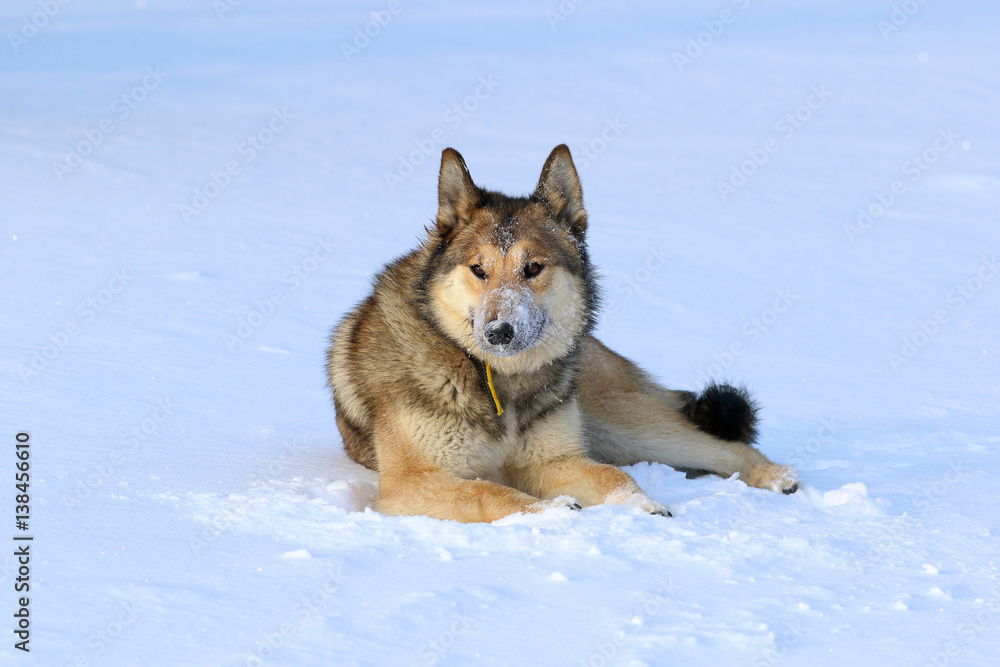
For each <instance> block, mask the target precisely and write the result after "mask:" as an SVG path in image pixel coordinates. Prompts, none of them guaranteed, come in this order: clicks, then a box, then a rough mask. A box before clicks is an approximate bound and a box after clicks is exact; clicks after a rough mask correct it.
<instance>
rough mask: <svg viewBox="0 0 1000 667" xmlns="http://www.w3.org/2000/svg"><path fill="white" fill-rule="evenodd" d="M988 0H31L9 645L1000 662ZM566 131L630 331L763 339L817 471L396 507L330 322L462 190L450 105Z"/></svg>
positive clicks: (3, 330)
mask: <svg viewBox="0 0 1000 667" xmlns="http://www.w3.org/2000/svg"><path fill="white" fill-rule="evenodd" d="M372 12H376V14H375V15H373V14H372ZM998 20H1000V10H998V9H997V8H996V7H993V6H991V5H989V4H988V3H981V2H978V3H973V2H943V1H929V0H928V1H926V2H924V1H920V2H918V1H917V0H906V1H905V2H896V3H895V4H894V3H893V2H891V1H890V0H881V1H878V2H871V1H864V2H862V1H861V0H849V1H847V2H839V3H823V4H822V5H821V4H820V3H813V2H807V1H806V0H773V1H771V2H764V1H758V0H736V1H733V2H729V1H728V0H717V1H715V2H712V3H707V4H706V3H701V2H694V1H693V0H691V1H686V2H671V3H661V2H652V1H647V2H635V3H611V2H604V3H600V2H596V1H595V0H590V1H589V2H583V1H582V0H563V1H562V2H558V1H557V0H552V1H551V2H542V3H532V2H527V1H519V2H504V3H499V2H497V3H488V4H487V3H460V2H451V3H435V2H424V3H416V2H414V3H411V2H409V0H385V1H380V0H379V1H376V2H372V3H364V4H362V3H346V2H340V3H333V2H319V1H318V0H313V1H309V0H295V1H281V2H278V1H277V0H274V1H272V2H270V3H265V2H263V1H262V0H245V1H238V0H218V1H216V2H212V0H199V1H197V2H195V1H193V0H177V1H173V2H169V3H168V2H162V1H161V0H139V2H138V3H121V2H111V1H110V0H94V1H89V2H82V1H66V0H12V1H10V2H6V3H4V4H3V7H2V9H0V23H2V27H3V32H4V33H5V44H4V45H3V48H0V53H2V55H0V59H2V63H3V67H2V70H0V96H2V104H0V276H2V281H3V282H2V290H0V313H2V315H0V336H2V339H3V342H4V346H5V347H4V354H3V355H2V358H0V369H2V371H3V373H2V375H0V396H2V405H0V438H2V441H3V442H4V443H5V444H4V446H3V448H2V450H0V451H2V454H0V471H2V472H0V480H3V495H2V498H3V504H2V506H0V507H2V510H0V517H2V520H3V522H4V525H6V526H7V527H8V532H7V533H6V538H5V539H6V540H7V547H6V548H5V550H4V554H5V555H4V556H3V557H0V609H2V610H3V612H2V613H3V617H4V618H6V619H7V621H6V622H5V624H3V625H2V626H0V629H2V630H4V633H5V634H4V636H5V637H6V639H4V640H3V644H2V645H0V662H3V663H4V664H8V663H9V664H25V665H120V664H137V665H171V666H174V665H226V666H229V665H260V664H273V665H432V664H443V665H464V664H473V663H475V664H485V665H573V666H576V665H590V666H594V667H599V666H601V665H702V664H703V665H747V664H749V665H755V666H760V665H778V664H787V665H837V666H840V665H889V664H891V665H937V666H939V667H940V666H942V665H995V664H997V659H998V658H997V656H998V655H1000V576H998V575H1000V572H998V560H1000V539H998V532H1000V519H998V514H997V501H996V499H997V498H998V496H1000V481H998V477H1000V454H998V446H1000V428H998V426H1000V424H998V416H1000V382H998V377H1000V348H998V346H997V340H998V332H1000V307H998V306H1000V280H997V279H996V275H997V272H998V270H1000V269H998V266H997V262H998V261H1000V225H998V204H1000V160H998V155H1000V125H998V123H997V120H996V119H997V118H998V117H1000V51H998V49H997V46H996V30H997V24H998V23H997V22H998ZM39 25H40V26H41V27H38V26H39ZM366 31H367V32H368V35H365V32H366ZM562 142H565V143H567V144H569V146H570V147H571V149H572V150H573V152H574V156H575V158H576V160H577V163H578V166H579V167H580V170H581V176H582V179H583V182H584V191H585V194H586V197H587V204H588V209H589V211H590V215H591V231H590V246H591V249H592V254H593V256H594V258H595V260H596V262H597V263H598V264H599V266H600V267H601V268H602V270H603V275H604V279H603V283H604V287H605V289H606V293H607V304H606V312H605V315H604V317H603V318H602V320H601V325H600V336H601V338H602V339H603V340H604V341H605V342H607V343H608V344H609V345H610V346H611V347H613V348H614V349H616V350H618V351H620V352H622V353H623V354H626V355H627V356H629V357H631V358H633V359H635V360H637V361H640V362H641V363H642V364H643V365H645V366H646V367H647V368H648V369H649V370H651V371H652V372H653V373H655V374H656V375H657V376H658V377H660V378H661V379H662V380H663V381H664V382H665V383H666V384H668V385H669V386H673V387H677V388H689V389H690V388H694V387H695V386H697V385H698V384H700V383H703V382H704V381H705V380H706V379H707V378H709V377H726V378H731V379H735V380H742V381H747V382H749V383H750V384H751V385H752V386H753V387H754V388H755V389H756V391H757V393H758V396H759V398H760V400H761V402H762V403H763V405H764V406H765V409H764V412H763V419H764V421H763V425H762V426H763V427H762V440H761V448H762V449H763V450H764V451H765V452H766V453H767V454H768V455H770V456H771V457H772V458H773V459H775V460H776V461H779V462H785V463H794V464H796V465H797V466H798V468H799V470H800V473H801V477H802V481H803V486H802V489H801V491H800V492H799V493H797V494H795V495H793V496H789V497H784V496H781V495H776V494H771V493H767V492H764V491H759V490H756V489H749V488H748V487H746V486H745V485H744V484H743V483H742V482H740V481H738V480H735V479H734V480H723V479H718V478H703V479H699V480H693V481H689V480H685V479H684V476H683V475H682V474H680V473H677V472H674V471H673V470H671V469H669V468H666V467H664V466H660V465H639V466H635V467H634V468H632V469H630V472H631V473H632V474H633V475H634V476H635V477H636V479H637V480H638V481H639V483H640V485H642V486H643V487H644V488H645V489H646V490H648V491H649V492H650V493H652V494H653V495H654V496H655V497H656V498H657V499H658V500H660V501H661V502H663V503H665V504H667V505H669V506H670V507H671V509H672V510H673V512H674V515H675V517H674V518H673V519H664V518H660V517H654V516H647V515H645V514H642V513H641V512H638V511H632V510H628V509H623V508H620V507H597V508H591V509H588V510H585V511H583V512H577V513H571V512H570V511H569V510H553V511H550V512H548V513H546V514H543V515H539V516H530V517H511V518H508V519H505V520H503V521H500V522H497V523H496V524H493V525H472V526H469V525H458V524H454V523H447V522H441V521H435V520H431V519H427V518H421V517H412V518H386V517H382V516H380V515H378V514H376V513H374V512H372V511H371V510H370V509H366V505H368V504H369V503H370V502H371V500H372V498H373V495H374V494H375V491H376V486H375V479H374V477H373V475H372V474H370V473H369V472H367V471H365V470H363V469H361V468H360V467H358V466H357V465H355V464H353V463H352V462H350V461H349V460H347V459H346V458H345V456H344V454H343V451H342V448H341V443H340V438H339V435H338V434H337V431H336V428H335V425H334V419H333V410H332V408H331V406H330V404H329V403H330V402H329V396H328V394H327V391H326V389H325V387H324V382H325V378H324V375H323V357H324V351H325V345H326V337H327V335H328V332H329V329H330V327H331V326H332V325H333V324H334V323H335V322H336V321H337V320H338V318H340V317H341V315H342V314H343V313H344V312H345V311H346V310H347V309H348V308H350V307H351V305H352V304H354V303H355V302H356V301H357V300H359V299H360V298H361V297H362V296H363V295H364V293H365V292H366V290H367V287H368V284H369V280H370V276H371V275H372V273H373V272H375V271H376V270H377V269H378V268H379V267H380V266H381V265H382V264H383V263H384V262H386V261H388V260H389V259H391V258H393V257H395V256H397V255H398V254H400V253H402V252H404V251H405V250H407V249H408V248H410V247H411V246H412V245H413V244H414V243H415V241H416V237H417V236H418V235H419V234H420V233H421V230H422V226H423V225H424V224H425V223H427V221H428V220H429V219H430V218H431V217H433V215H434V212H435V209H436V190H435V178H436V173H437V163H438V160H439V155H440V151H441V149H442V148H444V147H445V146H447V145H451V146H454V147H456V148H457V149H459V150H460V151H461V152H462V153H463V155H464V156H465V157H466V159H467V161H468V163H469V166H470V168H471V170H472V174H473V176H474V178H475V179H476V180H477V182H479V183H480V184H483V185H487V186H491V187H496V188H500V189H503V190H506V191H509V192H512V193H522V192H525V191H528V190H530V188H531V187H532V186H533V185H534V182H535V180H536V179H537V177H538V172H539V170H540V168H541V163H542V161H543V160H544V158H545V156H546V155H547V154H548V152H549V151H550V150H551V148H552V147H553V146H554V145H556V144H558V143H562ZM879 207H881V208H879ZM859 210H860V213H859ZM866 211H867V214H866V215H862V214H864V213H865V212H866ZM19 432H27V433H29V434H30V453H31V458H30V466H31V467H30V474H31V480H30V489H29V491H30V528H29V530H28V531H19V530H17V529H16V528H15V518H14V516H15V495H16V493H18V492H17V491H16V490H15V488H14V474H15V472H16V471H15V463H16V458H15V453H16V451H17V450H16V449H15V444H16V443H15V437H16V434H17V433H19ZM15 535H16V536H24V535H32V536H33V537H34V541H33V542H32V543H31V547H30V549H31V563H30V568H31V570H30V578H31V579H30V586H31V590H30V601H29V612H30V632H31V635H30V645H29V646H30V649H31V652H30V654H24V653H22V652H21V651H19V650H17V649H16V648H15V647H14V643H15V641H18V640H17V638H16V636H15V635H14V634H13V633H12V632H11V631H12V630H13V629H14V628H15V622H16V621H17V619H15V618H13V616H12V615H13V614H14V613H15V612H16V611H17V609H18V608H19V605H18V597H19V596H21V595H22V594H21V593H16V592H15V590H14V586H15V584H16V583H17V581H16V580H17V578H18V576H19V574H18V567H19V565H18V563H17V558H16V557H15V556H14V555H13V554H14V551H15V548H16V546H17V545H23V544H24V542H23V541H19V542H17V543H15V542H14V541H13V540H12V539H11V538H12V537H14V536H15Z"/></svg>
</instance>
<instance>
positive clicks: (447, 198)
mask: <svg viewBox="0 0 1000 667" xmlns="http://www.w3.org/2000/svg"><path fill="white" fill-rule="evenodd" d="M475 204H476V185H475V183H473V182H472V176H470V175H469V169H468V167H466V166H465V160H463V159H462V155H461V154H460V153H459V152H458V151H456V150H455V149H454V148H446V149H444V151H443V152H442V153H441V173H440V175H439V176H438V214H437V231H438V234H439V235H440V237H441V238H442V239H444V238H446V237H447V236H449V235H450V234H451V233H452V232H453V231H454V230H455V229H456V228H458V227H460V226H461V225H464V224H466V223H467V222H469V217H470V216H471V215H472V209H473V208H474V207H475Z"/></svg>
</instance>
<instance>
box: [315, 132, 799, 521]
mask: <svg viewBox="0 0 1000 667" xmlns="http://www.w3.org/2000/svg"><path fill="white" fill-rule="evenodd" d="M439 185H440V187H439V203H440V210H439V212H438V219H437V228H436V229H435V230H432V231H431V232H430V233H429V235H428V239H427V240H426V241H425V243H423V244H422V245H421V246H420V247H419V248H417V249H416V250H414V251H413V252H411V253H410V254H408V255H406V256H404V257H402V258H400V259H398V260H396V261H395V262H393V263H392V264H390V265H389V266H388V267H387V268H386V270H385V271H384V272H383V273H382V274H380V275H379V277H378V279H377V281H376V285H375V289H374V291H373V293H372V294H371V295H370V296H369V297H368V298H367V299H366V300H365V301H364V302H362V303H361V304H360V305H359V306H358V307H357V308H355V310H354V311H352V312H351V313H350V314H348V315H347V316H346V317H345V318H344V320H343V321H342V322H341V323H340V325H339V326H338V327H337V329H336V330H335V331H334V333H333V335H332V337H331V345H330V350H329V354H328V360H327V369H328V374H329V380H330V386H331V388H332V389H333V394H334V403H335V407H336V411H337V426H338V428H339V430H340V432H341V435H342V436H343V439H344V447H345V449H346V450H347V453H348V454H349V455H350V456H351V458H353V459H354V460H355V461H358V462H359V463H362V464H363V465H366V466H368V467H370V468H377V469H378V471H379V500H378V504H377V508H378V509H379V511H381V512H384V513H386V514H424V515H427V516H431V517H436V518H441V519H453V520H456V521H463V522H475V521H494V520H496V519H499V518H501V517H503V516H507V515H509V514H512V513H515V512H538V511H542V510H544V509H546V508H548V507H551V506H553V505H568V504H572V503H573V502H574V500H575V501H576V502H578V503H579V504H580V505H583V506H587V505H595V504H600V503H616V504H624V505H633V506H637V507H641V508H643V509H645V510H646V511H648V512H652V513H658V514H663V513H666V510H665V508H664V507H663V506H662V505H660V504H659V503H657V502H656V501H655V500H653V499H652V498H650V497H649V496H648V495H646V494H645V493H644V492H643V491H642V490H641V489H640V488H639V487H638V485H637V484H636V483H635V481H634V480H633V479H632V478H631V477H630V476H629V475H628V474H627V473H625V472H624V471H622V470H621V469H620V468H619V467H617V466H623V465H630V464H632V463H636V462H637V461H657V462H662V463H666V464H669V465H673V466H675V467H678V468H682V469H684V468H688V469H699V470H709V471H712V472H718V473H720V474H723V475H731V474H733V473H736V472H738V473H740V477H741V479H743V480H744V481H745V482H747V483H748V484H751V485H753V486H759V487H762V488H770V489H774V490H785V489H786V488H787V486H788V485H789V484H791V483H792V482H793V481H794V472H793V471H791V470H790V469H788V468H785V467H784V466H777V465H775V464H773V463H771V462H770V461H768V459H767V458H766V457H764V456H763V455H762V454H761V453H760V452H759V451H757V450H756V449H754V448H753V447H750V446H747V445H744V444H742V443H730V442H725V441H722V440H720V439H718V438H715V437H713V436H711V435H708V434H707V433H704V432H703V431H700V430H699V429H698V428H696V427H695V426H694V425H692V424H691V423H690V422H689V421H687V419H686V418H685V417H684V415H683V414H682V412H681V409H682V408H683V406H684V401H685V398H684V395H682V394H681V393H679V392H672V391H670V390H667V389H664V388H662V387H660V386H659V385H657V384H656V383H655V382H653V381H652V380H651V379H649V377H648V376H646V375H645V374H644V373H643V372H642V371H641V370H639V369H638V368H637V367H636V366H635V365H633V364H632V363H630V362H629V361H627V360H625V359H624V358H622V357H620V356H618V355H616V354H615V353H613V352H611V351H610V350H608V349H607V348H606V347H604V346H603V345H602V344H601V343H600V342H598V341H597V340H596V339H594V338H592V337H591V336H589V335H587V334H586V331H587V328H588V322H589V320H588V317H589V311H588V307H589V306H588V304H589V303H591V302H592V300H589V298H588V290H590V289H593V288H592V286H591V285H590V283H589V282H588V280H590V278H588V276H589V274H588V271H589V269H588V267H587V264H586V261H585V257H584V256H583V255H582V254H581V252H582V251H581V248H582V238H583V233H584V230H585V229H586V225H587V218H586V211H585V210H584V208H583V203H582V194H581V191H580V188H579V181H578V179H577V177H576V171H575V168H574V167H573V164H572V159H571V158H570V156H569V151H568V150H567V149H566V148H565V147H564V146H562V147H557V148H556V149H555V150H554V151H553V152H552V155H550V156H549V159H548V160H547V161H546V164H545V167H544V168H543V170H542V177H541V178H540V179H539V184H538V187H537V188H536V190H535V194H534V195H533V197H532V198H531V199H530V200H527V199H518V200H514V199H510V198H504V197H502V196H494V195H491V194H490V193H486V192H485V191H481V190H479V189H477V188H476V187H475V186H474V185H473V184H472V181H471V178H470V177H469V175H468V171H467V169H466V167H465V163H464V161H463V160H462V159H461V156H460V155H458V153H456V152H454V151H452V150H451V149H447V150H446V151H445V152H444V154H443V157H442V166H441V175H440V180H439ZM532 262H534V263H538V264H539V265H542V266H544V268H543V269H542V270H541V272H540V273H538V274H537V275H533V276H528V275H527V274H526V269H525V267H526V266H527V265H528V264H530V263H532ZM471 266H478V267H480V268H481V270H482V272H483V274H484V276H485V277H477V275H476V274H474V273H473V272H472V271H471V270H470V267H471ZM511 299H515V300H516V303H517V304H523V307H521V306H519V307H518V308H520V310H518V308H515V309H514V312H522V311H523V310H524V308H529V309H531V312H536V311H537V312H538V313H542V314H544V318H543V319H539V320H538V322H542V324H539V325H538V326H539V327H540V328H539V329H538V332H539V333H538V334H537V336H535V337H533V338H526V339H525V340H528V341H529V342H530V346H528V347H526V348H525V349H523V350H518V351H516V352H515V353H509V352H507V351H505V350H504V349H503V348H498V349H500V353H493V352H490V351H489V350H486V349H483V348H482V345H481V344H480V342H477V341H482V340H484V339H483V338H482V337H481V336H480V337H478V338H477V334H476V333H475V326H480V327H483V326H486V324H484V323H490V322H493V321H499V319H500V318H503V317H508V316H511V315H510V312H511V311H510V307H509V306H510V303H509V302H510V300H511ZM505 300H506V301H505ZM505 304H506V305H505ZM505 307H506V308H507V310H506V311H505ZM511 317H512V316H511ZM512 321H515V322H517V323H520V322H521V320H512ZM524 321H525V322H529V323H530V322H533V321H534V320H531V319H530V318H528V319H526V320H524ZM524 330H527V329H524ZM525 335H527V334H525ZM487 342H488V346H489V345H494V341H493V340H489V341H487ZM487 363H488V364H489V365H490V367H491V368H492V376H493V382H494V387H495V390H496V392H497V396H498V399H499V400H500V402H501V404H502V406H503V409H504V413H503V415H497V414H496V406H495V404H494V402H493V400H492V398H491V396H490V392H489V389H488V387H487V384H486V376H485V364H487Z"/></svg>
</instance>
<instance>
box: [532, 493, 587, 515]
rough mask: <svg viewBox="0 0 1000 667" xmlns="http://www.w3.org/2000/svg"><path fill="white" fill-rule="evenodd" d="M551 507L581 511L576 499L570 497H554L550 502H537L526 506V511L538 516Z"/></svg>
mask: <svg viewBox="0 0 1000 667" xmlns="http://www.w3.org/2000/svg"><path fill="white" fill-rule="evenodd" d="M553 507H568V508H570V509H571V510H579V509H581V507H580V503H578V502H577V501H576V498H573V497H572V496H556V497H555V498H552V499H550V500H539V501H538V502H536V503H531V504H530V505H528V507H527V510H526V511H528V512H533V513H536V514H538V513H541V512H544V511H545V510H548V509H552V508H553Z"/></svg>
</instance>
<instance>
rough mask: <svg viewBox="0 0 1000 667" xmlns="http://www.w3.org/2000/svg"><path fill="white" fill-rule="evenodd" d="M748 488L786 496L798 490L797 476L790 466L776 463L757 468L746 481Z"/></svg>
mask: <svg viewBox="0 0 1000 667" xmlns="http://www.w3.org/2000/svg"><path fill="white" fill-rule="evenodd" d="M746 481H747V484H749V485H750V486H754V487H757V488H758V489H767V490H768V491H774V492H776V493H777V492H780V493H784V494H786V495H788V494H790V493H795V492H796V491H798V490H799V475H798V473H797V472H796V471H795V468H793V467H792V466H782V465H777V464H776V463H769V464H767V465H762V466H757V467H756V468H754V470H753V472H752V473H750V477H749V478H748V479H747V480H746Z"/></svg>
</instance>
